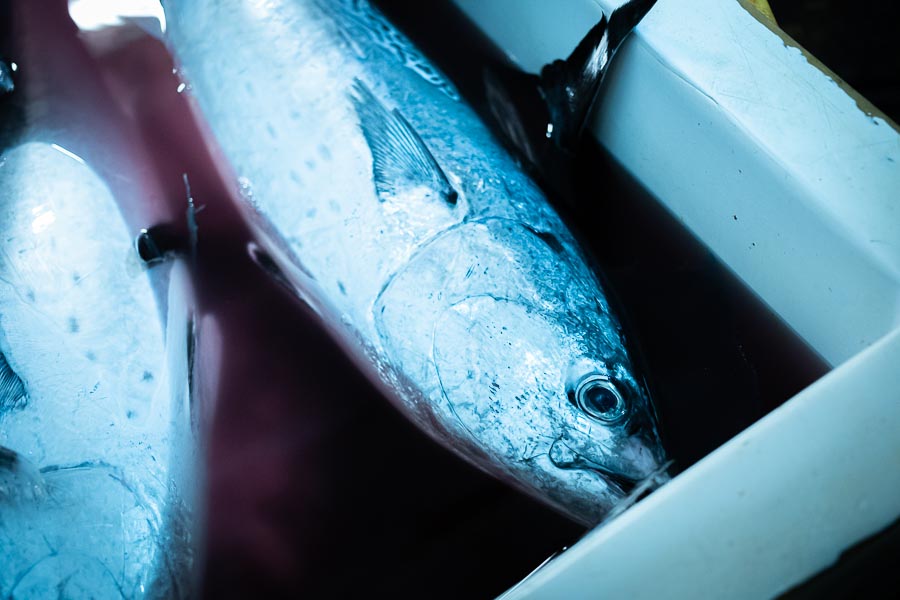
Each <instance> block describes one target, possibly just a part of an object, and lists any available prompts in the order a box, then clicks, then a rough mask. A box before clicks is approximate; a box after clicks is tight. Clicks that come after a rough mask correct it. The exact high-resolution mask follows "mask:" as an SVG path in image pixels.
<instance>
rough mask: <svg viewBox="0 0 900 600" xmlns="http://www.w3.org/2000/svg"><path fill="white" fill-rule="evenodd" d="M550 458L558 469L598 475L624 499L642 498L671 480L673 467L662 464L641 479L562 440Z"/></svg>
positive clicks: (555, 446)
mask: <svg viewBox="0 0 900 600" xmlns="http://www.w3.org/2000/svg"><path fill="white" fill-rule="evenodd" d="M549 456H550V460H551V462H553V464H554V465H555V466H556V467H557V468H560V469H565V470H573V469H577V470H584V471H591V472H593V473H596V474H597V475H598V476H599V477H600V478H601V479H602V480H603V481H604V482H605V483H606V484H607V486H609V488H610V491H611V492H613V493H614V494H615V495H617V496H620V497H622V498H627V497H630V496H632V495H635V494H637V495H638V496H642V494H643V493H645V492H646V493H649V492H651V491H653V490H655V489H656V488H658V487H659V486H660V485H662V484H664V483H665V482H667V481H669V479H671V478H670V477H669V475H668V469H669V467H670V466H671V465H672V462H671V461H666V462H664V463H662V464H661V465H660V466H657V467H656V468H654V469H653V470H651V471H649V472H647V473H646V474H643V473H642V474H641V476H640V477H634V476H631V475H626V474H624V473H622V472H620V471H617V470H615V469H612V468H610V467H607V466H604V465H602V464H600V463H598V462H596V461H594V460H591V459H590V458H588V457H586V456H584V455H583V454H581V453H579V452H576V451H575V450H573V449H572V448H571V447H570V446H569V445H568V444H567V443H566V442H564V441H563V440H562V439H559V440H556V442H554V443H553V445H552V446H551V447H550V452H549ZM635 501H636V500H635Z"/></svg>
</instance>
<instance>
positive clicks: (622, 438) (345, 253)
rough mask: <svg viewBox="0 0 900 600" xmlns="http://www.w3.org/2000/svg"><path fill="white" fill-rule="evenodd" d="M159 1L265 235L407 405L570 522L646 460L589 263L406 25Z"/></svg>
mask: <svg viewBox="0 0 900 600" xmlns="http://www.w3.org/2000/svg"><path fill="white" fill-rule="evenodd" d="M163 4H164V6H165V9H166V15H167V22H168V28H169V30H168V35H169V37H170V41H171V44H172V46H173V48H174V51H175V54H176V56H177V58H178V60H179V61H180V63H181V65H182V67H183V69H184V71H183V73H184V76H185V78H186V80H187V81H188V83H189V89H190V90H191V93H192V94H193V96H194V98H195V100H196V102H197V104H198V107H199V109H200V110H201V112H202V114H203V115H204V117H205V120H206V122H207V124H208V127H209V129H210V131H211V133H212V135H213V136H214V137H215V139H216V142H217V144H218V145H219V147H220V148H221V150H222V152H223V154H224V157H225V158H226V159H227V161H228V162H229V163H230V165H231V167H232V168H233V169H234V172H235V176H236V177H237V178H239V181H240V184H241V185H242V186H243V187H244V189H245V196H246V198H247V200H248V202H247V204H248V206H250V207H251V208H252V210H251V211H250V214H251V216H252V218H253V219H254V220H255V221H256V222H257V223H259V224H260V226H259V229H260V231H261V233H262V239H263V243H264V245H265V247H266V249H267V250H268V251H269V252H270V253H271V254H272V256H273V257H274V258H275V260H276V262H277V263H279V264H280V266H281V268H282V270H283V272H284V273H286V274H287V277H288V278H289V279H291V280H292V281H293V282H294V283H295V284H296V285H297V289H298V292H299V293H300V294H301V295H303V296H305V297H306V298H308V299H309V300H310V302H311V303H312V304H314V305H316V306H317V307H318V308H319V310H320V311H321V312H322V313H323V315H324V316H326V317H327V318H328V319H330V320H331V322H333V323H336V325H335V328H336V330H337V331H338V335H339V336H341V337H342V338H343V339H344V340H345V342H346V344H347V346H348V347H349V348H350V349H351V350H352V351H353V352H354V353H355V354H356V356H357V358H360V361H361V363H363V364H364V365H368V366H370V367H373V368H372V369H371V371H372V373H373V374H374V377H375V379H376V380H377V381H378V382H379V383H380V384H381V385H382V386H383V389H384V390H385V391H386V393H387V394H388V396H389V397H390V398H391V399H392V400H393V401H394V402H395V403H396V404H397V405H398V406H399V407H400V408H401V410H402V411H403V412H405V413H406V414H407V415H408V416H409V417H410V418H411V419H412V420H413V421H414V422H416V423H417V424H418V425H420V426H421V427H422V428H423V429H425V430H426V431H428V432H429V433H430V434H431V435H432V436H434V437H435V438H436V439H438V440H439V441H441V442H443V443H444V444H445V445H447V446H449V447H451V448H453V449H454V450H455V451H456V452H458V453H459V454H461V455H462V456H464V457H465V458H467V459H468V460H470V461H471V462H473V463H474V464H476V465H477V466H479V467H480V468H482V469H484V470H486V471H488V472H490V473H492V474H494V475H496V476H498V477H501V478H503V479H505V480H507V481H509V482H511V483H513V484H515V485H517V486H519V487H520V488H522V489H524V490H526V491H527V492H529V493H531V494H533V495H535V496H537V497H539V498H541V499H543V500H544V501H546V502H548V503H550V504H551V505H553V506H555V507H556V508H557V509H559V510H561V511H563V512H565V513H567V514H569V515H570V516H572V517H573V518H575V519H576V520H578V521H581V522H583V523H591V524H592V523H596V522H598V521H599V520H600V519H601V518H602V517H603V516H604V515H605V514H607V513H608V512H609V511H610V510H611V509H612V508H613V507H615V506H616V505H617V504H618V503H620V502H621V501H622V499H623V497H624V496H626V495H627V493H628V490H629V489H630V488H631V486H632V485H634V484H635V483H636V482H639V481H641V480H644V479H645V478H647V477H648V476H650V475H651V474H653V473H655V472H657V471H658V469H659V468H660V466H661V464H662V463H663V461H664V454H663V451H662V448H661V445H660V442H659V437H658V434H657V431H656V424H655V420H654V417H653V410H652V407H651V404H650V400H649V398H648V396H647V393H646V391H645V389H644V387H643V385H642V384H641V382H640V381H639V380H638V379H637V378H636V376H635V374H634V371H633V367H632V363H631V361H630V359H629V356H628V353H627V351H626V348H625V343H624V339H623V334H622V331H621V328H620V326H619V323H618V321H617V320H616V318H615V316H614V315H613V314H612V313H611V311H610V308H609V304H608V302H607V299H606V297H605V295H604V293H603V290H602V288H601V285H600V283H599V281H598V279H597V277H596V275H595V274H594V273H593V272H592V271H591V269H590V268H589V267H588V264H587V262H586V260H585V258H584V255H583V254H582V252H581V250H580V249H579V247H578V245H577V243H576V241H575V240H574V239H573V237H572V235H571V234H570V232H569V230H568V229H567V228H566V226H565V225H564V224H563V222H562V221H561V220H560V218H559V217H558V215H557V214H556V213H555V212H554V211H553V209H552V208H551V207H550V205H549V204H548V202H547V200H546V198H545V197H544V195H543V194H542V192H541V191H540V190H539V189H538V188H537V187H536V186H535V185H534V183H533V182H532V181H531V180H530V179H529V178H528V177H527V176H526V175H525V174H524V173H523V171H522V169H521V168H520V167H519V166H517V164H516V163H515V162H514V161H513V160H512V158H511V157H510V156H509V155H508V154H507V152H506V151H505V150H503V149H502V148H501V146H500V145H499V144H498V143H497V141H496V140H495V139H494V138H493V136H492V135H491V134H490V133H489V131H488V130H487V129H486V127H485V126H484V125H483V124H482V123H481V122H480V120H479V119H478V118H477V116H476V115H475V113H474V112H473V111H472V109H471V108H470V107H469V106H468V105H467V104H466V103H465V102H464V101H462V100H461V99H460V97H459V95H458V94H457V92H456V90H455V88H454V87H453V86H452V84H450V83H449V82H448V81H447V80H445V79H444V78H443V76H442V75H441V74H440V73H439V72H438V71H437V70H436V69H435V68H434V67H433V66H432V65H431V64H430V63H429V62H428V61H427V60H426V59H425V58H424V57H423V56H422V55H421V54H420V53H419V52H418V51H417V50H416V49H415V48H414V47H413V46H412V45H411V44H410V42H409V41H408V40H406V39H405V38H404V37H403V36H402V35H401V34H400V33H399V32H398V31H397V30H396V29H394V28H393V26H391V25H390V24H389V23H388V22H387V21H386V20H385V19H384V18H383V17H382V16H381V15H380V14H379V13H378V12H377V11H376V10H375V9H374V8H372V7H371V6H369V5H368V4H367V3H366V2H365V1H360V0H336V1H333V2H331V1H324V0H323V1H321V2H317V1H313V0H267V1H266V2H262V1H257V0H219V1H211V0H210V1H206V0H193V1H191V2H177V1H174V0H173V1H171V2H163ZM338 383H339V382H338Z"/></svg>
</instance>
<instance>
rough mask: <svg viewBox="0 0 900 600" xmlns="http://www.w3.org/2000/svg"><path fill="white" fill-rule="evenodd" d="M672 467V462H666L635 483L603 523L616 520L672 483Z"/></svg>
mask: <svg viewBox="0 0 900 600" xmlns="http://www.w3.org/2000/svg"><path fill="white" fill-rule="evenodd" d="M671 466H672V461H671V460H670V461H666V462H665V463H663V464H662V465H660V467H659V468H658V469H656V470H655V471H653V472H652V473H651V474H650V475H648V476H647V477H644V478H643V479H640V480H636V481H633V483H632V485H631V489H630V490H628V491H627V492H625V493H624V494H623V496H622V499H621V500H620V501H619V502H617V503H616V505H615V506H614V507H613V508H612V510H610V511H609V513H607V515H606V516H605V517H604V518H603V521H601V523H606V522H608V521H609V520H611V519H614V518H615V517H617V516H619V515H620V514H622V513H623V512H625V511H626V510H627V509H629V508H631V507H632V506H634V505H635V504H637V503H638V502H640V501H641V500H643V499H644V498H646V497H647V496H649V495H650V494H651V493H652V492H655V491H656V490H658V489H659V488H661V487H662V486H663V485H665V484H666V483H668V482H669V481H671V480H672V476H671V475H669V467H671Z"/></svg>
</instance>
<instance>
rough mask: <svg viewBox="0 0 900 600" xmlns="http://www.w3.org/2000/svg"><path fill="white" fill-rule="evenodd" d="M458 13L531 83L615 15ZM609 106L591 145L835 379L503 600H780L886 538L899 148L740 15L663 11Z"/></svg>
mask: <svg viewBox="0 0 900 600" xmlns="http://www.w3.org/2000/svg"><path fill="white" fill-rule="evenodd" d="M456 2H457V4H458V5H459V7H460V8H461V9H462V10H463V11H464V12H465V13H466V14H467V15H468V16H469V17H470V18H471V19H472V20H473V22H474V23H475V24H476V25H477V26H478V27H479V28H481V29H482V30H483V31H484V33H485V34H486V35H487V36H488V37H489V38H490V39H491V40H493V41H494V42H495V43H496V44H497V45H498V46H499V47H500V48H501V49H503V50H504V51H506V52H507V53H508V55H509V56H510V57H511V58H512V59H513V60H514V61H515V62H516V63H518V64H519V65H520V66H521V67H523V68H524V69H526V70H528V71H531V72H536V71H537V70H538V69H539V68H540V67H541V66H542V65H543V64H545V63H547V62H549V61H551V60H553V59H556V58H560V57H564V56H566V55H568V53H569V52H570V51H571V49H572V48H573V47H574V46H575V44H576V43H577V42H578V41H579V40H580V39H581V37H582V36H583V35H584V34H585V33H586V32H587V31H588V29H590V28H591V27H592V26H593V25H594V24H595V23H596V22H597V21H598V20H599V18H600V16H601V11H602V10H608V9H611V8H613V7H614V6H616V5H617V4H619V3H620V2H611V1H610V0H558V1H555V2H546V1H545V0H490V1H488V2H485V1H482V0H456ZM604 86H605V89H604V92H603V99H602V101H601V102H600V104H599V106H598V110H597V114H596V118H595V120H594V122H593V126H592V127H593V133H594V134H595V135H596V137H597V139H598V140H599V142H600V143H601V144H602V145H603V146H604V147H605V148H606V149H607V150H608V151H609V152H610V153H611V154H612V156H613V157H614V158H615V159H616V160H617V161H619V162H620V163H621V164H622V166H623V167H624V168H625V169H626V170H627V171H629V172H630V173H631V174H632V175H633V176H634V177H635V178H636V179H637V180H638V181H639V182H641V183H642V184H643V185H644V186H645V187H646V188H647V190H648V191H649V192H650V193H652V194H653V195H654V196H655V197H656V198H657V199H658V200H659V201H660V202H661V203H662V204H663V205H664V206H666V207H667V208H668V210H669V211H671V212H672V214H674V215H675V217H676V218H677V219H679V220H680V221H681V222H682V223H684V225H685V226H686V227H687V228H688V229H689V230H690V231H691V232H692V233H693V234H694V235H695V236H696V237H697V238H698V239H699V240H701V241H702V242H703V243H704V244H706V245H707V246H708V247H709V248H710V249H711V250H712V251H713V252H714V253H715V254H716V255H717V256H718V257H719V258H720V259H721V260H722V261H723V262H724V263H725V264H726V265H727V266H728V267H729V268H731V269H732V270H733V271H734V272H735V273H736V274H737V276H738V277H739V278H741V280H743V281H744V282H745V283H746V284H747V285H748V287H749V288H750V289H752V290H753V291H754V292H756V293H757V294H758V295H759V296H760V297H761V298H762V299H763V300H764V301H765V302H766V303H768V305H769V306H770V307H771V308H772V309H773V310H774V311H775V312H776V313H777V314H778V315H780V316H781V317H782V318H783V319H784V320H785V321H786V322H787V323H788V324H789V325H790V326H791V327H792V328H794V330H795V331H796V332H797V333H798V334H799V335H800V336H801V337H802V338H803V339H804V340H806V341H807V342H808V343H809V344H810V346H811V347H812V348H814V349H815V350H816V351H818V352H819V353H820V354H821V355H822V356H823V357H824V358H825V359H826V360H827V361H828V362H829V363H830V364H831V365H832V366H833V367H834V368H833V370H832V371H831V372H830V373H829V374H827V375H826V376H825V377H823V378H822V379H820V380H819V381H817V382H816V383H814V384H813V385H811V386H810V387H808V388H807V389H805V390H803V391H802V392H801V393H799V394H798V395H797V396H796V397H794V398H792V399H790V400H789V401H787V402H786V403H785V404H784V405H782V406H781V407H780V408H778V409H776V410H775V411H773V412H772V413H770V414H769V415H767V416H766V417H764V418H763V419H761V420H760V421H759V422H757V423H756V424H754V425H753V426H751V427H750V428H748V429H747V430H745V431H744V432H742V433H741V434H740V435H738V436H737V437H735V438H734V439H732V440H731V441H730V442H728V443H727V444H725V445H723V446H722V447H720V448H719V449H718V450H716V451H715V452H713V453H712V454H710V455H709V456H707V457H706V458H705V459H703V460H702V461H700V462H699V463H697V464H696V465H694V466H693V467H691V468H690V469H689V470H687V471H686V472H684V473H683V474H681V475H680V476H679V477H677V478H676V479H675V480H674V481H673V482H671V483H670V484H668V485H666V486H665V487H663V488H662V489H660V490H659V491H657V492H655V493H654V494H653V495H652V496H650V497H649V498H647V499H646V500H644V501H643V502H641V503H640V504H638V505H637V506H635V507H634V508H632V509H630V510H629V511H627V512H626V513H625V514H624V515H622V516H621V517H619V518H617V519H615V520H614V521H612V522H611V523H609V524H607V525H604V526H602V527H600V528H598V529H596V530H595V531H593V532H591V533H590V534H589V535H588V536H586V537H585V538H584V539H582V540H581V541H580V542H579V543H577V544H576V545H575V546H573V547H572V548H570V549H569V550H568V551H566V552H565V553H564V554H562V555H561V556H559V557H558V558H556V559H555V560H553V561H551V562H549V563H548V564H547V565H546V566H544V567H543V568H541V569H539V570H537V571H536V572H535V573H534V574H532V576H530V577H529V578H527V579H526V580H525V581H524V582H522V583H521V584H520V585H519V586H517V587H516V588H515V589H513V590H511V591H510V592H509V594H508V597H509V598H514V599H519V598H598V597H604V598H701V597H709V598H767V597H772V596H774V595H777V594H779V593H781V592H784V591H786V590H787V589H789V588H790V587H792V586H794V585H796V584H797V583H800V582H802V581H803V580H805V579H807V578H808V577H810V576H812V575H813V574H815V573H816V572H818V571H820V570H822V569H823V568H825V567H827V566H829V565H830V564H831V563H833V562H834V561H835V560H836V559H837V557H838V556H839V555H840V553H841V552H842V551H843V550H845V549H846V548H847V547H849V546H851V545H853V544H854V543H856V542H858V541H860V540H861V539H863V538H865V537H867V536H869V535H871V534H873V533H875V532H877V531H879V530H880V529H882V528H884V527H886V526H887V525H889V524H890V523H891V522H892V521H894V520H895V519H897V517H898V516H900V318H898V317H900V134H898V130H897V126H896V125H895V124H893V123H892V122H891V121H889V120H888V119H886V118H885V117H884V116H882V115H881V114H880V113H878V112H877V110H876V109H874V108H873V107H871V106H870V105H869V104H868V102H866V101H865V100H864V99H863V98H861V97H860V96H859V95H858V94H856V93H855V92H853V91H852V90H850V89H849V88H848V87H847V86H846V85H845V84H843V83H841V82H840V81H838V80H837V78H836V77H835V76H834V75H833V74H831V73H828V72H827V70H825V69H824V68H823V67H822V66H821V65H820V64H819V63H818V62H817V61H815V59H813V58H812V57H810V56H809V55H808V54H806V53H805V52H804V51H802V50H801V49H800V48H799V47H797V46H796V44H795V43H794V42H792V41H791V40H789V39H788V38H786V37H785V36H784V35H783V34H782V33H780V32H778V31H775V30H773V29H770V27H769V26H768V25H766V24H764V23H763V22H761V21H760V20H758V19H757V18H756V17H755V16H754V15H753V14H751V13H750V12H748V11H747V10H746V7H744V6H742V5H741V4H740V3H739V2H737V1H724V0H659V2H658V3H657V5H656V6H655V7H654V9H653V10H652V11H651V12H650V14H649V15H648V16H647V17H646V18H645V20H644V21H643V22H642V23H641V24H640V25H639V26H638V28H637V30H636V31H635V34H634V35H633V36H632V37H631V38H630V39H629V40H628V41H627V42H626V44H625V45H624V46H623V48H622V49H621V51H620V53H619V54H617V58H616V61H615V64H614V65H613V67H612V69H611V72H610V74H609V76H608V78H607V81H606V83H605V84H604ZM723 401H724V400H723Z"/></svg>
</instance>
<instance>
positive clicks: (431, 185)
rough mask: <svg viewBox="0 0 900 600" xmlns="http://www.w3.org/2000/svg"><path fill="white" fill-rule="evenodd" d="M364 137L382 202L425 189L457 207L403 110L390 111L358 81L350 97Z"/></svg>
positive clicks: (448, 187)
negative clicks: (419, 188)
mask: <svg viewBox="0 0 900 600" xmlns="http://www.w3.org/2000/svg"><path fill="white" fill-rule="evenodd" d="M350 98H351V100H352V102H353V106H354V108H355V109H356V113H357V115H358V116H359V123H360V126H361V127H362V132H363V136H364V137H365V139H366V142H367V143H368V145H369V149H370V151H371V152H372V171H373V175H374V178H375V190H376V192H377V194H378V199H379V200H381V201H382V202H383V201H384V200H386V199H387V198H390V197H396V196H398V195H402V194H403V193H404V192H405V191H407V190H413V189H415V188H417V187H424V188H425V189H427V190H430V191H431V193H432V194H433V195H434V196H435V197H437V198H440V199H441V200H442V201H444V202H446V203H448V204H451V205H455V204H456V200H457V198H458V197H459V194H457V192H456V190H455V189H453V186H451V185H450V182H449V181H448V180H447V176H446V175H445V174H444V171H443V170H442V169H441V167H440V165H438V163H437V161H436V160H435V159H434V156H433V155H432V154H431V152H430V151H429V150H428V147H427V146H425V142H424V141H422V138H421V137H420V136H419V134H418V133H417V132H416V130H415V129H413V127H412V125H410V124H409V122H408V121H407V120H406V119H405V118H404V117H403V115H402V114H401V113H400V111H399V110H397V109H394V110H392V111H390V112H389V111H388V110H387V109H386V108H385V107H384V105H383V104H381V102H380V101H379V100H378V99H377V98H376V97H375V96H374V95H373V94H372V92H371V90H369V88H368V87H366V85H365V84H364V83H363V82H362V81H360V80H358V79H357V80H356V82H355V84H354V86H353V93H352V94H351V95H350Z"/></svg>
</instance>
